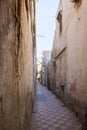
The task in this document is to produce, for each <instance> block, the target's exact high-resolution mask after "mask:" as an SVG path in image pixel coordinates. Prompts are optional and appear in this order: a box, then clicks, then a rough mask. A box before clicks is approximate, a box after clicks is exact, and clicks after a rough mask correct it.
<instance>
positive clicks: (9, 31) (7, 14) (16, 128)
mask: <svg viewBox="0 0 87 130" xmlns="http://www.w3.org/2000/svg"><path fill="white" fill-rule="evenodd" d="M32 2H33V4H34V1H32ZM30 7H32V6H31V2H30V1H29V0H8V1H6V0H0V130H29V122H30V117H31V110H32V102H33V96H34V94H33V42H32V38H33V37H32V34H33V33H32V32H33V31H32V22H33V21H32V18H31V16H32V15H31V12H32V8H30ZM32 13H34V12H32ZM33 15H34V14H33Z"/></svg>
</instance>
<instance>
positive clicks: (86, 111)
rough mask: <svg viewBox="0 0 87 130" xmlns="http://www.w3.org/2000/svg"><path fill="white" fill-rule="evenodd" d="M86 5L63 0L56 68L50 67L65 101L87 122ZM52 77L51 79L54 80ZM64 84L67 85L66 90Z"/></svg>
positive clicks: (53, 59)
mask: <svg viewBox="0 0 87 130" xmlns="http://www.w3.org/2000/svg"><path fill="white" fill-rule="evenodd" d="M80 1H81V0H80ZM86 7H87V1H86V0H83V1H81V3H76V4H75V3H74V2H70V1H66V0H61V2H60V5H59V9H58V12H57V17H56V30H55V36H54V43H53V44H54V45H53V51H52V58H51V62H53V61H56V67H55V69H56V71H55V72H54V71H51V72H52V74H51V75H56V88H55V92H56V93H57V94H58V95H59V96H61V95H62V98H63V100H64V102H67V103H70V104H71V106H72V108H73V109H74V110H75V111H76V115H78V116H79V117H80V118H81V119H82V120H84V119H85V122H87V101H86V98H87V87H86V86H87V80H86V77H87V62H86V59H87V52H86V50H87V44H86V42H87V36H86V34H87V28H86V27H87V22H86V21H87V8H86ZM61 10H62V32H61V34H60V32H59V31H60V30H59V26H60V25H59V22H58V19H57V18H58V13H59V11H61ZM55 52H56V53H55ZM64 79H65V80H64ZM51 80H52V78H51ZM51 80H50V82H52V81H51ZM62 85H64V90H63V91H62ZM83 117H84V118H83ZM83 122H84V121H83ZM86 125H87V124H86Z"/></svg>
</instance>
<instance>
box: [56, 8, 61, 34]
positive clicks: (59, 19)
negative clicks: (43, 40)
mask: <svg viewBox="0 0 87 130" xmlns="http://www.w3.org/2000/svg"><path fill="white" fill-rule="evenodd" d="M57 20H58V23H59V33H60V34H61V32H62V10H61V11H60V12H59V14H58V17H57Z"/></svg>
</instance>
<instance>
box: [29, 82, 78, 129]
mask: <svg viewBox="0 0 87 130" xmlns="http://www.w3.org/2000/svg"><path fill="white" fill-rule="evenodd" d="M30 130H80V124H79V123H78V121H77V118H76V116H75V115H74V113H73V112H71V111H70V110H69V109H68V108H67V107H64V105H63V103H62V102H61V101H60V100H59V99H58V98H56V96H55V95H54V94H52V93H51V92H50V91H48V90H47V89H46V87H43V86H42V85H40V84H38V85H37V87H36V96H35V103H34V110H33V114H32V120H31V129H30Z"/></svg>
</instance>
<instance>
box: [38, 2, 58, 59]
mask: <svg viewBox="0 0 87 130" xmlns="http://www.w3.org/2000/svg"><path fill="white" fill-rule="evenodd" d="M58 4H59V0H39V1H38V2H37V4H36V31H37V34H36V37H37V52H38V57H39V56H40V54H41V52H42V51H43V50H51V49H52V45H53V37H54V23H55V16H56V11H57V8H58Z"/></svg>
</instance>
